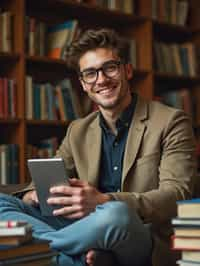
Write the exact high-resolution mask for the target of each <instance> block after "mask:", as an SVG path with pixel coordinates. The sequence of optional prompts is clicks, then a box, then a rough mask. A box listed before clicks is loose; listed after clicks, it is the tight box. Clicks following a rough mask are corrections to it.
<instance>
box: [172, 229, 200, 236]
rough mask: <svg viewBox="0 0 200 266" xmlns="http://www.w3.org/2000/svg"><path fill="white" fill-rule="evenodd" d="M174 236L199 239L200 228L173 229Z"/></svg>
mask: <svg viewBox="0 0 200 266" xmlns="http://www.w3.org/2000/svg"><path fill="white" fill-rule="evenodd" d="M174 234H175V235H176V236H189V237H200V227H199V228H198V227H174Z"/></svg>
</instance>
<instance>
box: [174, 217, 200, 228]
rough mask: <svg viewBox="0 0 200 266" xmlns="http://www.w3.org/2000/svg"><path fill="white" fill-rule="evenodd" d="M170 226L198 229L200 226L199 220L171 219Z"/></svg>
mask: <svg viewBox="0 0 200 266" xmlns="http://www.w3.org/2000/svg"><path fill="white" fill-rule="evenodd" d="M171 222H172V225H174V226H194V227H199V226H200V219H189V218H186V219H184V218H178V217H177V218H173V219H172V221H171Z"/></svg>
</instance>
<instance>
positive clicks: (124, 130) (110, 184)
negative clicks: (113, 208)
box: [99, 94, 137, 192]
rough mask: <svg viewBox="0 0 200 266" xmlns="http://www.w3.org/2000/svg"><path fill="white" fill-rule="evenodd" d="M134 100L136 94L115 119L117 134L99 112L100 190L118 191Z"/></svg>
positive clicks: (135, 99)
mask: <svg viewBox="0 0 200 266" xmlns="http://www.w3.org/2000/svg"><path fill="white" fill-rule="evenodd" d="M136 101H137V95H136V94H133V97H132V101H131V103H130V105H129V106H128V107H127V108H126V110H124V112H123V113H122V114H121V116H120V117H119V119H118V120H117V121H116V128H117V135H114V134H113V133H112V131H111V130H110V129H109V128H108V126H107V124H106V121H105V119H104V118H103V116H102V115H101V114H100V126H101V128H102V148H101V163H100V169H99V190H100V191H101V192H116V191H120V187H121V176H122V167H123V158H124V151H125V145H126V140H127V136H128V130H129V127H130V124H131V121H132V117H133V113H134V110H135V105H136Z"/></svg>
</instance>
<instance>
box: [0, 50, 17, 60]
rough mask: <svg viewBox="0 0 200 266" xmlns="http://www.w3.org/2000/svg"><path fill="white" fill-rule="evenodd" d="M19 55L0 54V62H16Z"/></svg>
mask: <svg viewBox="0 0 200 266" xmlns="http://www.w3.org/2000/svg"><path fill="white" fill-rule="evenodd" d="M19 57H20V55H19V54H16V53H6V52H0V62H3V61H5V62H7V61H17V60H18V59H19Z"/></svg>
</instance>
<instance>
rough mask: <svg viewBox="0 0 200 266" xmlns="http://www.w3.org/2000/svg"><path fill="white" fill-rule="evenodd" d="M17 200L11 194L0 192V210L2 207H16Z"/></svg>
mask: <svg viewBox="0 0 200 266" xmlns="http://www.w3.org/2000/svg"><path fill="white" fill-rule="evenodd" d="M18 201H19V200H18V199H17V198H15V197H13V196H11V195H7V194H4V193H0V211H1V210H2V208H3V207H11V206H12V207H18V206H19V202H18Z"/></svg>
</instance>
